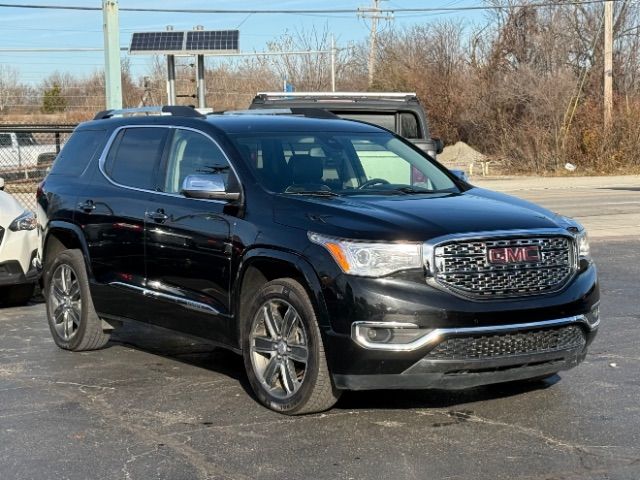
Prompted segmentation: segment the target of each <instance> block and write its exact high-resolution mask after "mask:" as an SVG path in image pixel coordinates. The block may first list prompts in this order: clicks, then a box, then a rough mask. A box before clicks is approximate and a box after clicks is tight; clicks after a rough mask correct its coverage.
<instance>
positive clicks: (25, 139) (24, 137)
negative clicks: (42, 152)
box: [16, 132, 38, 147]
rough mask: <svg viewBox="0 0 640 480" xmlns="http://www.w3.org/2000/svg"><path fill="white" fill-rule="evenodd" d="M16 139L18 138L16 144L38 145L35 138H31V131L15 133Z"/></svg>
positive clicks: (23, 145) (24, 145)
mask: <svg viewBox="0 0 640 480" xmlns="http://www.w3.org/2000/svg"><path fill="white" fill-rule="evenodd" d="M16 140H18V145H20V146H21V147H28V146H30V145H38V142H36V139H35V138H33V135H32V134H31V133H24V132H22V133H20V132H19V133H16Z"/></svg>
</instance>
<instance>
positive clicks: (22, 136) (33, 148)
mask: <svg viewBox="0 0 640 480" xmlns="http://www.w3.org/2000/svg"><path fill="white" fill-rule="evenodd" d="M59 150H60V146H59V145H58V146H56V145H48V144H43V143H40V142H38V140H37V139H36V138H35V137H34V135H33V133H32V132H20V131H15V132H8V131H0V175H2V176H3V177H4V178H5V179H6V180H13V179H18V178H33V177H39V176H42V172H41V170H42V169H43V168H45V165H47V164H51V163H52V161H53V159H54V158H55V156H56V152H57V151H59Z"/></svg>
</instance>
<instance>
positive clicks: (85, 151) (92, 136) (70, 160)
mask: <svg viewBox="0 0 640 480" xmlns="http://www.w3.org/2000/svg"><path fill="white" fill-rule="evenodd" d="M105 133H106V132H105V131H104V130H80V131H78V132H75V133H74V134H73V135H71V138H70V139H69V141H68V142H67V143H66V144H65V145H64V147H63V148H62V151H61V152H60V154H59V155H58V156H57V157H56V160H55V162H54V163H53V167H52V169H51V174H60V175H80V174H81V173H82V172H83V171H84V169H85V168H86V167H87V165H88V164H89V162H90V161H91V159H92V158H93V157H94V155H95V154H96V151H97V150H98V147H99V146H100V145H101V144H102V142H103V141H104V139H105ZM52 155H53V154H52Z"/></svg>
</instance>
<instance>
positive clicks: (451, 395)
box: [336, 375, 560, 410]
mask: <svg viewBox="0 0 640 480" xmlns="http://www.w3.org/2000/svg"><path fill="white" fill-rule="evenodd" d="M558 381H560V376H559V375H553V376H552V377H548V378H545V379H544V380H532V381H528V382H527V381H522V382H509V383H500V384H494V385H485V386H481V387H475V388H467V389H464V390H437V389H425V390H375V391H371V390H369V391H351V392H345V393H344V394H343V395H342V398H341V399H340V401H339V402H338V404H337V405H336V407H337V408H341V409H345V410H353V409H383V410H384V409H400V410H403V409H414V408H451V407H456V406H459V405H464V404H468V403H474V402H482V401H487V400H496V399H501V398H508V397H514V396H517V395H521V394H524V393H527V392H531V391H533V390H541V389H545V388H549V387H551V386H553V385H554V384H556V383H557V382H558Z"/></svg>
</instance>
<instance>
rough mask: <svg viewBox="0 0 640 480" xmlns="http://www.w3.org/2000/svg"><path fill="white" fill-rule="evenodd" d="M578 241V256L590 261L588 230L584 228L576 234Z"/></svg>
mask: <svg viewBox="0 0 640 480" xmlns="http://www.w3.org/2000/svg"><path fill="white" fill-rule="evenodd" d="M576 243H577V245H578V257H579V258H584V259H586V260H589V261H590V260H591V249H590V248H589V238H588V237H587V231H586V230H582V231H581V232H579V233H578V234H577V235H576Z"/></svg>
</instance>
